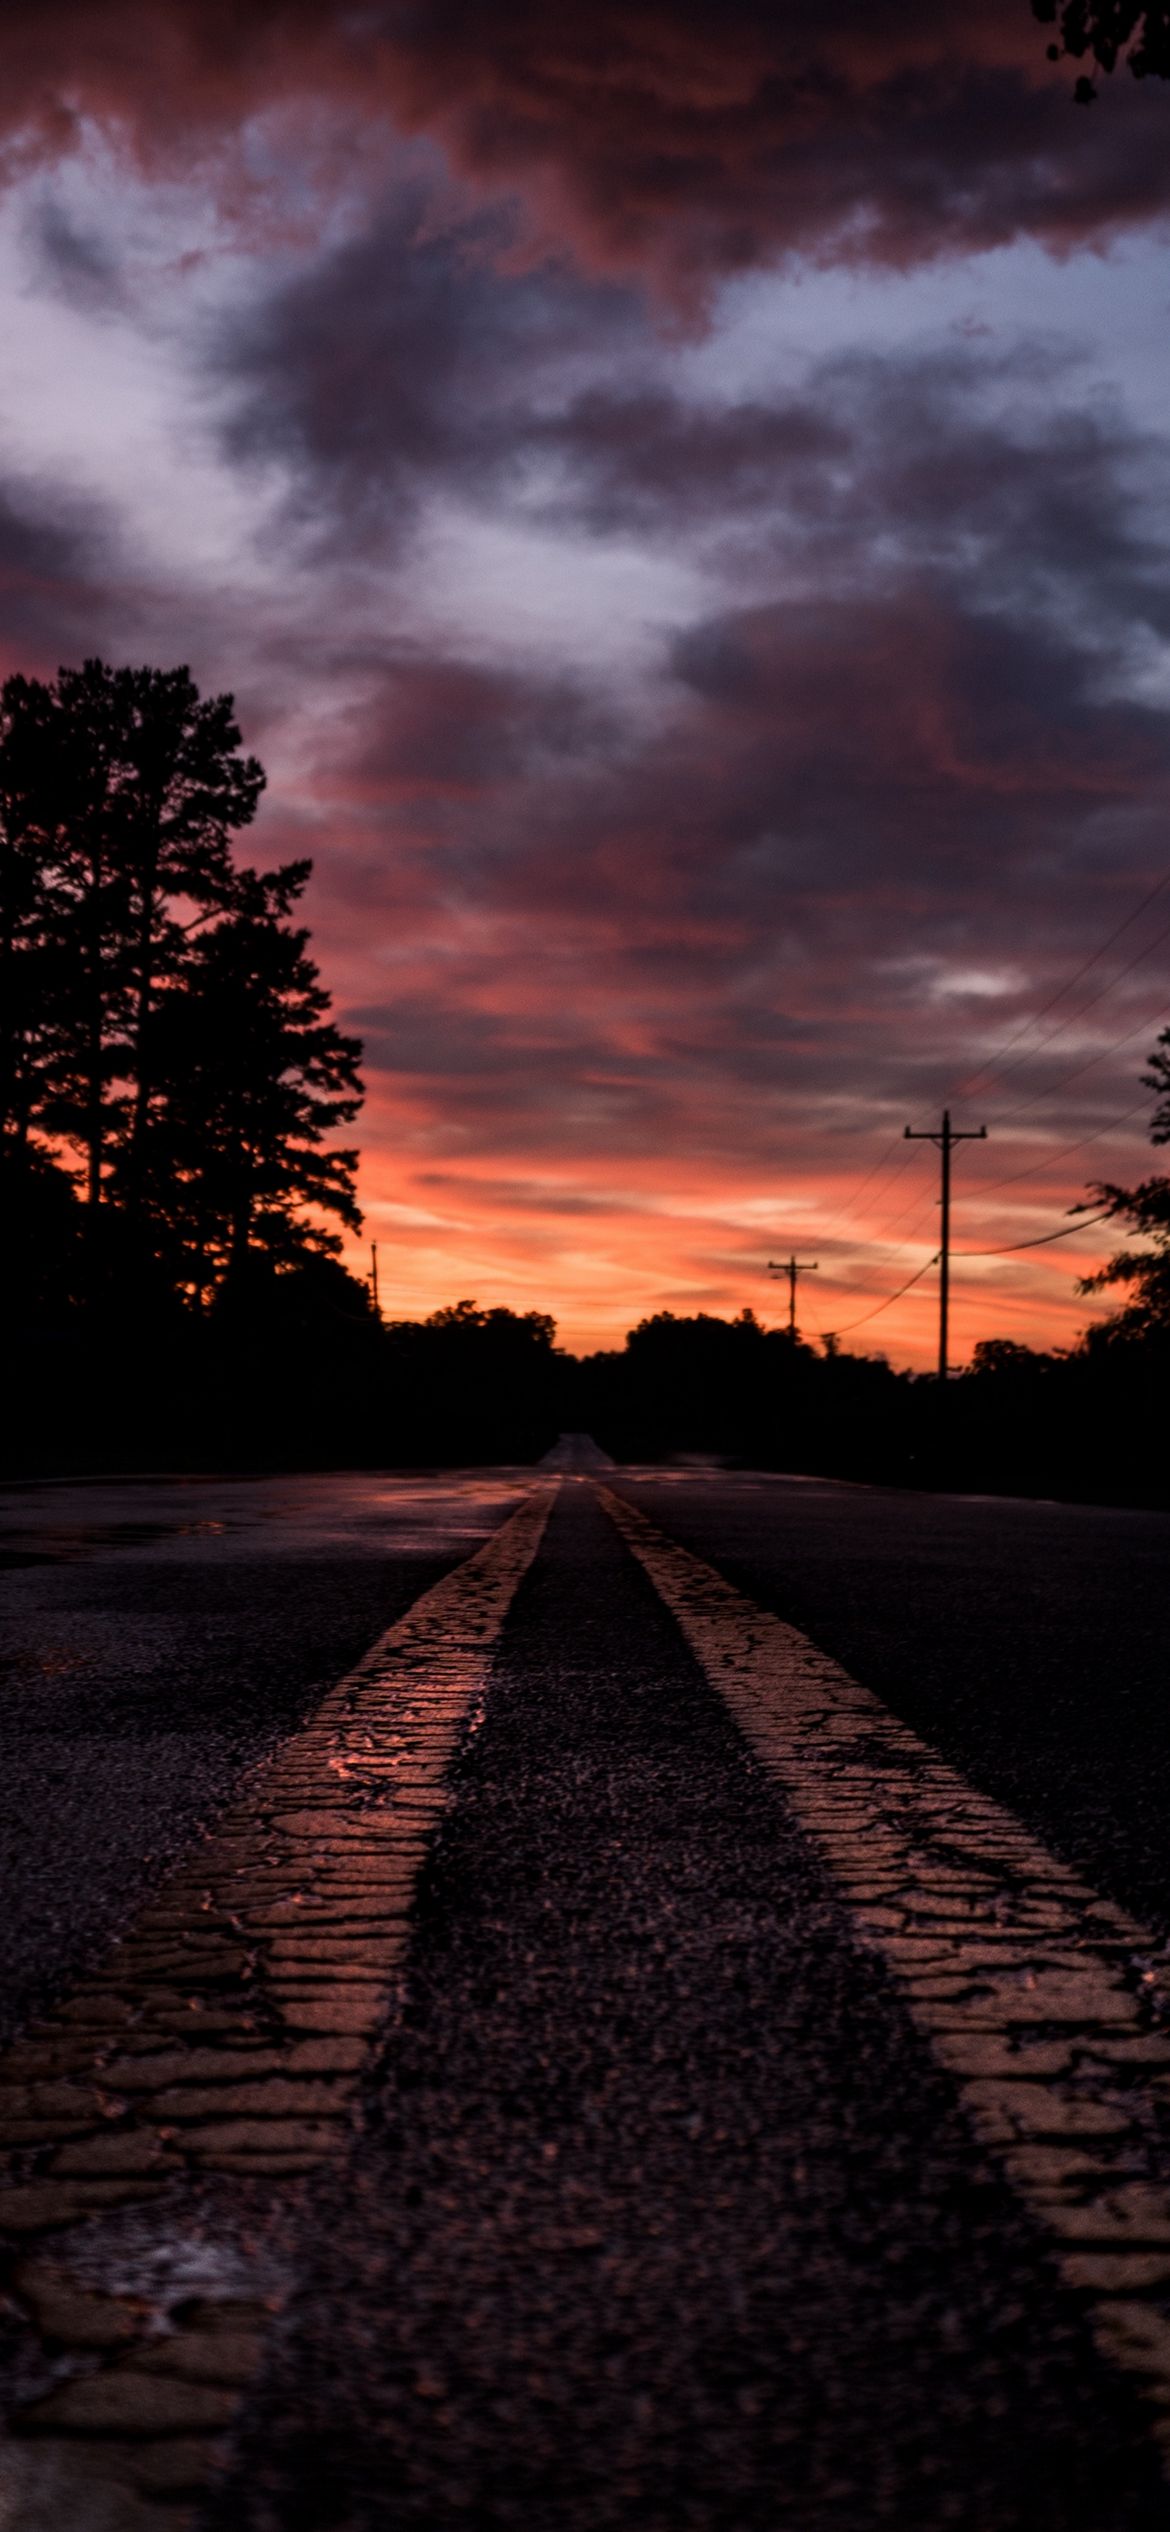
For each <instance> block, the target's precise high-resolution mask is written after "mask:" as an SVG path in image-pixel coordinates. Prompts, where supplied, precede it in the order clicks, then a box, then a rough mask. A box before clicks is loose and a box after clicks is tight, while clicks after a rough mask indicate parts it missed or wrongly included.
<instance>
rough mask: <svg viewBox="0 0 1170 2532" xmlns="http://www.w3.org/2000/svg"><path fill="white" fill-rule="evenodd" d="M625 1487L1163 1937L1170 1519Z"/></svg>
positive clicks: (831, 1495) (800, 1492)
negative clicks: (1161, 1932) (1159, 1931)
mask: <svg viewBox="0 0 1170 2532" xmlns="http://www.w3.org/2000/svg"><path fill="white" fill-rule="evenodd" d="M613 1482H614V1483H615V1485H616V1486H617V1487H618V1489H619V1490H620V1491H624V1492H628V1494H629V1496H630V1500H631V1502H634V1503H636V1504H638V1505H639V1506H640V1507H641V1509H642V1511H644V1512H645V1513H647V1514H648V1515H649V1517H650V1518H651V1520H654V1521H657V1522H658V1523H659V1524H660V1525H661V1527H662V1528H663V1529H664V1530H666V1531H667V1532H669V1533H670V1535H671V1536H672V1537H675V1538H677V1539H678V1540H680V1542H681V1543H682V1545H683V1546H685V1547H689V1548H691V1549H692V1550H693V1551H694V1553H695V1554H696V1555H698V1556H703V1557H706V1558H708V1559H709V1560H710V1561H711V1563H713V1564H715V1565H717V1566H718V1567H719V1570H720V1572H721V1573H723V1574H725V1575H726V1576H727V1578H728V1580H729V1581H730V1582H733V1583H734V1584H735V1585H736V1586H737V1588H738V1589H739V1590H740V1591H744V1592H746V1593H747V1594H748V1595H749V1597H751V1598H752V1599H755V1600H759V1601H760V1602H762V1604H763V1605H764V1607H765V1608H768V1609H774V1610H775V1612H776V1614H777V1616H779V1617H781V1618H785V1619H786V1620H787V1621H788V1623H789V1625H791V1626H795V1627H799V1628H800V1629H801V1630H802V1632H804V1633H805V1634H807V1635H810V1636H811V1637H812V1638H813V1640H814V1642H815V1643H817V1644H819V1645H820V1646H821V1647H822V1648H823V1650H824V1651H825V1652H827V1653H831V1654H832V1656H833V1659H834V1660H835V1661H838V1662H840V1663H841V1665H842V1667H843V1668H844V1669H845V1670H847V1671H849V1672H851V1673H852V1675H853V1677H854V1678H855V1679H860V1680H863V1681H864V1682H865V1685H866V1687H867V1688H872V1689H873V1690H874V1692H875V1694H876V1695H877V1696H879V1697H881V1698H882V1700H883V1702H884V1703H885V1704H886V1705H888V1706H890V1707H891V1708H892V1710H893V1712H894V1713H895V1714H897V1715H900V1716H901V1717H902V1719H903V1721H904V1722H906V1723H909V1724H911V1725H912V1726H913V1728H914V1730H915V1731H916V1732H920V1733H921V1734H922V1735H923V1737H924V1739H926V1740H928V1741H930V1742H932V1743H933V1744H934V1746H935V1748H936V1749H938V1750H940V1751H941V1752H942V1754H943V1756H944V1757H945V1758H947V1759H949V1760H950V1762H951V1764H952V1766H955V1767H959V1768H961V1769H962V1771H963V1773H964V1774H965V1775H967V1776H969V1777H970V1778H971V1780H972V1782H973V1783H974V1784H976V1785H978V1786H980V1787H981V1788H982V1790H983V1791H984V1792H986V1793H990V1794H993V1795H994V1796H995V1797H996V1799H997V1801H999V1802H1003V1803H1006V1804H1007V1806H1008V1808H1009V1809H1010V1810H1012V1811H1014V1812H1015V1814H1016V1815H1017V1817H1018V1818H1019V1819H1021V1820H1024V1821H1026V1822H1027V1823H1028V1825H1029V1827H1031V1828H1034V1829H1035V1830H1037V1831H1038V1833H1039V1834H1040V1835H1041V1836H1042V1837H1043V1838H1045V1839H1046V1841H1047V1842H1048V1843H1049V1844H1050V1845H1051V1846H1053V1847H1054V1848H1055V1850H1056V1852H1057V1853H1058V1854H1059V1855H1061V1856H1063V1857H1064V1858H1065V1860H1066V1861H1067V1862H1068V1863H1070V1864H1073V1865H1075V1866H1077V1867H1078V1868H1079V1869H1080V1870H1081V1871H1083V1872H1084V1873H1085V1874H1086V1876H1087V1877H1088V1879H1089V1880H1090V1881H1091V1882H1092V1883H1093V1884H1094V1886H1095V1887H1096V1888H1097V1889H1098V1890H1100V1891H1102V1892H1104V1893H1106V1894H1107V1895H1108V1896H1109V1897H1111V1898H1114V1899H1118V1900H1120V1901H1121V1903H1122V1905H1123V1906H1125V1907H1127V1908H1131V1909H1132V1910H1133V1911H1134V1913H1135V1915H1137V1916H1139V1917H1141V1918H1142V1919H1143V1921H1144V1922H1145V1923H1146V1924H1148V1925H1152V1926H1154V1927H1155V1928H1157V1929H1159V1930H1161V1931H1163V1932H1165V1933H1167V1934H1170V1837H1168V1836H1167V1833H1166V1824H1167V1820H1168V1819H1170V1694H1168V1693H1167V1692H1168V1689H1170V1515H1167V1514H1165V1513H1160V1512H1128V1511H1117V1510H1113V1509H1111V1508H1102V1507H1100V1506H1097V1505H1086V1504H1056V1503H1028V1502H1002V1501H996V1500H992V1499H988V1498H972V1497H963V1496H959V1495H913V1494H904V1493H895V1492H893V1491H892V1490H885V1489H881V1488H877V1487H867V1486H841V1485H833V1484H829V1483H824V1482H818V1481H817V1480H816V1479H809V1480H803V1481H802V1480H799V1479H787V1478H776V1477H767V1476H752V1475H747V1474H745V1475H742V1476H738V1475H723V1474H720V1473H718V1472H711V1473H709V1474H708V1473H705V1472H698V1471H695V1472H691V1471H688V1472H686V1473H685V1474H683V1473H681V1472H680V1473H679V1474H664V1473H662V1472H658V1473H657V1474H655V1475H654V1476H653V1477H649V1476H648V1477H647V1478H646V1479H642V1478H636V1477H632V1476H630V1475H628V1474H627V1473H626V1472H624V1471H623V1472H621V1473H619V1475H618V1476H617V1477H616V1478H615V1479H614V1481H613Z"/></svg>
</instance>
